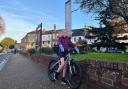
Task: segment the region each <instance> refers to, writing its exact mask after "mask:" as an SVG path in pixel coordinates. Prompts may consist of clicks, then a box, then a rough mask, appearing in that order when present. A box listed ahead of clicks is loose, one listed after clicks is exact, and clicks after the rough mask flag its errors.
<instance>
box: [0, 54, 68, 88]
mask: <svg viewBox="0 0 128 89" xmlns="http://www.w3.org/2000/svg"><path fill="white" fill-rule="evenodd" d="M0 89H69V88H68V86H66V85H62V84H60V81H56V82H55V83H54V82H51V81H50V80H49V79H48V76H47V68H46V67H45V66H43V65H40V64H38V63H35V62H33V61H32V60H30V59H27V58H26V57H24V56H21V55H20V54H14V55H13V56H12V57H11V59H10V60H9V61H8V63H7V64H6V65H5V67H4V68H3V70H2V71H1V72H0Z"/></svg>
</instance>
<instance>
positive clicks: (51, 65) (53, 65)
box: [48, 60, 59, 81]
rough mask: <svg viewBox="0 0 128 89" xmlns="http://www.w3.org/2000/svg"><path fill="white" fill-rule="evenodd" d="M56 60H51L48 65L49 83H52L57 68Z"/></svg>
mask: <svg viewBox="0 0 128 89" xmlns="http://www.w3.org/2000/svg"><path fill="white" fill-rule="evenodd" d="M57 62H58V61H57V60H51V61H50V62H49V65H48V77H49V79H50V80H51V81H54V73H55V71H56V70H57V69H58V67H59V63H57Z"/></svg>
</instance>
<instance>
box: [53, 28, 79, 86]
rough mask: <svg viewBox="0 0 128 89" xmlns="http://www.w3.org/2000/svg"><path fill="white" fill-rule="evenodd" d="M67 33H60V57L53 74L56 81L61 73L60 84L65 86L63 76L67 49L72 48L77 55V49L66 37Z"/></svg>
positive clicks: (65, 31)
mask: <svg viewBox="0 0 128 89" xmlns="http://www.w3.org/2000/svg"><path fill="white" fill-rule="evenodd" d="M68 35H69V34H68V31H67V30H64V31H62V33H61V36H60V37H59V39H58V45H59V49H60V52H59V57H60V63H59V68H58V69H57V70H56V72H55V74H54V80H57V79H58V75H59V73H60V71H61V70H62V71H63V74H62V80H61V83H62V84H66V80H65V75H66V66H67V65H66V64H67V63H66V61H65V60H66V55H67V53H68V49H69V48H74V49H75V50H76V52H78V53H79V49H78V48H77V47H76V46H75V45H74V44H73V43H72V42H71V40H70V38H69V36H68Z"/></svg>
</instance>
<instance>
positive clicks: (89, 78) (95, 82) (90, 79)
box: [80, 60, 128, 89]
mask: <svg viewBox="0 0 128 89" xmlns="http://www.w3.org/2000/svg"><path fill="white" fill-rule="evenodd" d="M80 65H81V67H82V72H83V75H84V79H85V80H84V81H85V82H86V85H87V87H88V89H128V64H127V63H118V62H111V61H97V60H84V61H80Z"/></svg>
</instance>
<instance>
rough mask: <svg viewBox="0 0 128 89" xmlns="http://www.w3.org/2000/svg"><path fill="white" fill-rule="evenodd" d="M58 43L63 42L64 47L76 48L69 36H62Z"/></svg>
mask: <svg viewBox="0 0 128 89" xmlns="http://www.w3.org/2000/svg"><path fill="white" fill-rule="evenodd" d="M58 44H61V45H62V46H63V47H64V49H69V48H74V47H75V45H74V44H73V43H72V42H71V40H70V38H69V37H63V36H62V37H60V38H59V39H58Z"/></svg>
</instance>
